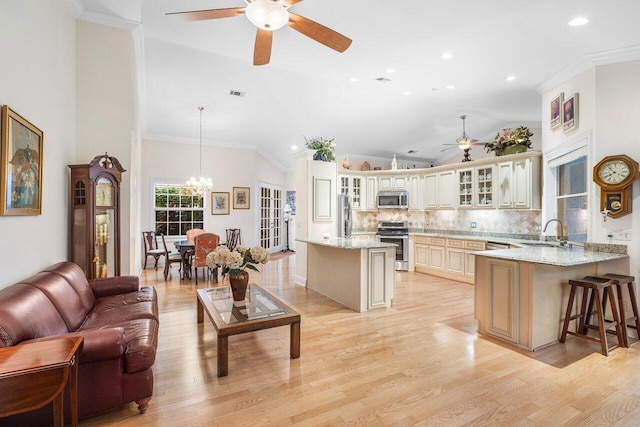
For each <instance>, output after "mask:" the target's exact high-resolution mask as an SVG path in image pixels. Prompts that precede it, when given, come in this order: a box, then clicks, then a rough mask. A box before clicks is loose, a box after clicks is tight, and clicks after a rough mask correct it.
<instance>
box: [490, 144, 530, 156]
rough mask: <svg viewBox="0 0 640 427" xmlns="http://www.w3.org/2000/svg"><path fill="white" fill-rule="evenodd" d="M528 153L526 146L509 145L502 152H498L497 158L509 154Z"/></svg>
mask: <svg viewBox="0 0 640 427" xmlns="http://www.w3.org/2000/svg"><path fill="white" fill-rule="evenodd" d="M526 151H527V146H526V145H508V146H506V147H504V148H503V149H501V150H496V156H506V155H508V154H517V153H524V152H526Z"/></svg>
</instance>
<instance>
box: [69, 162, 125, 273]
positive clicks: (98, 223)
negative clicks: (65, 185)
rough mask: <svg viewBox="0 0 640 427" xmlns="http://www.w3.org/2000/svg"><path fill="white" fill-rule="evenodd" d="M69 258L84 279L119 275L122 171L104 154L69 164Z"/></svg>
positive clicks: (117, 164) (117, 163)
mask: <svg viewBox="0 0 640 427" xmlns="http://www.w3.org/2000/svg"><path fill="white" fill-rule="evenodd" d="M69 169H71V179H70V183H69V184H70V185H69V260H70V261H73V262H75V263H76V264H78V265H79V266H80V267H82V269H83V270H84V272H85V275H86V276H87V279H96V278H101V277H113V276H119V275H120V182H121V180H122V174H123V173H124V172H125V169H123V167H122V165H120V162H119V161H118V159H116V158H115V157H110V156H109V155H108V154H107V153H105V154H104V155H100V156H96V157H94V159H93V160H91V162H90V163H89V164H86V165H69Z"/></svg>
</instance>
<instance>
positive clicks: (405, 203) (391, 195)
mask: <svg viewBox="0 0 640 427" xmlns="http://www.w3.org/2000/svg"><path fill="white" fill-rule="evenodd" d="M377 205H378V209H407V208H409V193H408V192H406V191H380V192H378V203H377Z"/></svg>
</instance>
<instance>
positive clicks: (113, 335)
mask: <svg viewBox="0 0 640 427" xmlns="http://www.w3.org/2000/svg"><path fill="white" fill-rule="evenodd" d="M78 336H81V337H83V338H84V343H83V347H82V354H80V364H83V363H91V362H97V361H101V360H109V359H120V358H122V357H123V356H124V352H125V348H126V346H125V344H124V328H121V327H116V328H105V329H87V330H84V331H77V332H70V333H68V334H60V335H52V336H49V337H44V338H36V339H32V340H27V341H22V342H21V343H20V344H28V343H31V342H42V341H49V340H55V339H60V338H65V337H78Z"/></svg>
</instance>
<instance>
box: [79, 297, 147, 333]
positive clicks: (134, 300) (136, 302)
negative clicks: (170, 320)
mask: <svg viewBox="0 0 640 427" xmlns="http://www.w3.org/2000/svg"><path fill="white" fill-rule="evenodd" d="M156 300H157V295H156V290H155V288H153V287H150V286H146V287H144V288H141V289H140V290H139V291H136V292H128V293H126V294H119V295H111V296H108V297H103V298H98V299H97V300H96V304H95V306H94V307H93V311H91V313H89V316H88V317H87V320H86V322H85V323H84V325H82V329H92V328H100V327H103V326H108V325H113V324H114V323H118V322H123V321H127V320H135V319H155V320H158V304H157V303H156Z"/></svg>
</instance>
